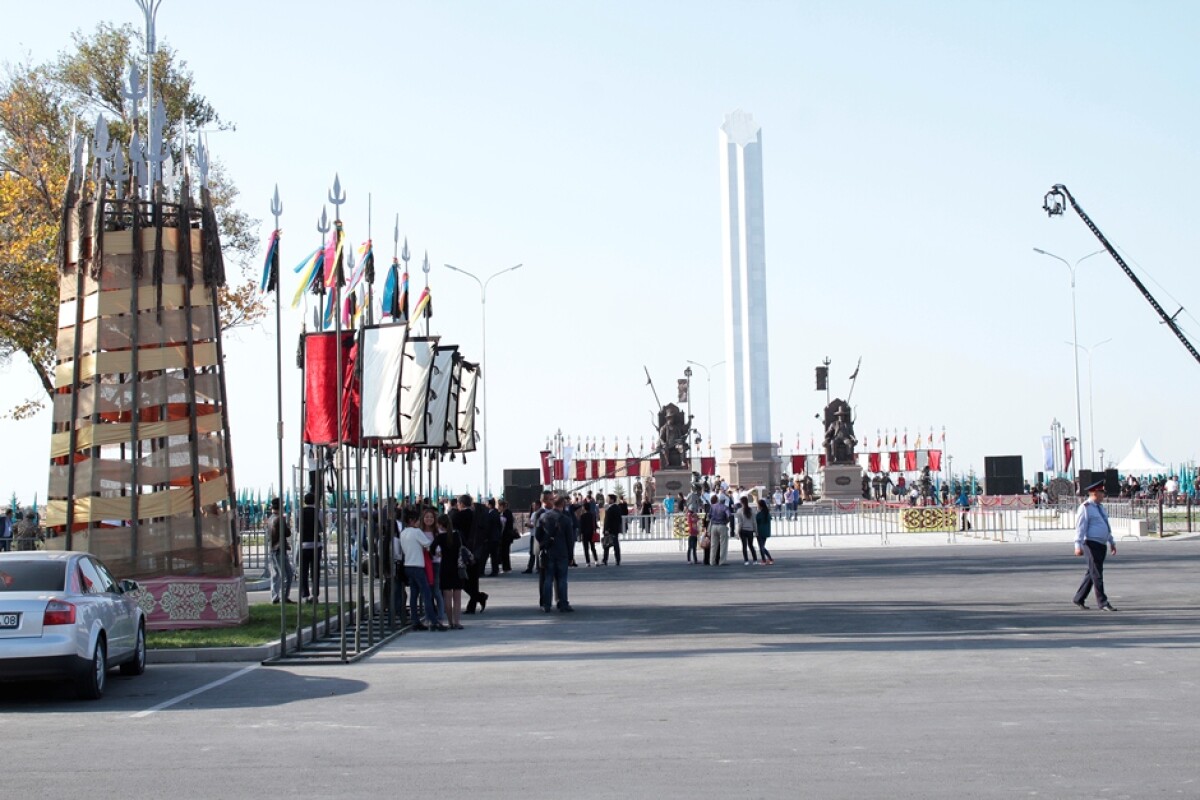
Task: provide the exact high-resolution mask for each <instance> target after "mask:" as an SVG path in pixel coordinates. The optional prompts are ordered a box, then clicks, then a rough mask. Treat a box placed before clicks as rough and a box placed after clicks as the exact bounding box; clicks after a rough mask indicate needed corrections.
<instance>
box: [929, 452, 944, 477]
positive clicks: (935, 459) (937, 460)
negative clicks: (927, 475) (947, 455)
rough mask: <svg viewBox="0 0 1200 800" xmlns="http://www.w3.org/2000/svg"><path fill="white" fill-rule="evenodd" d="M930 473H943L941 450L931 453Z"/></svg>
mask: <svg viewBox="0 0 1200 800" xmlns="http://www.w3.org/2000/svg"><path fill="white" fill-rule="evenodd" d="M929 471H930V472H941V471H942V451H941V450H930V451H929Z"/></svg>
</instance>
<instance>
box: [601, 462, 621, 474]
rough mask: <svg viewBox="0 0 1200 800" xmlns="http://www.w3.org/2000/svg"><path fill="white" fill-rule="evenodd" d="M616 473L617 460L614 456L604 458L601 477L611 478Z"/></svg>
mask: <svg viewBox="0 0 1200 800" xmlns="http://www.w3.org/2000/svg"><path fill="white" fill-rule="evenodd" d="M616 474H617V460H616V459H615V458H606V459H604V475H603V476H602V477H605V478H611V477H613V476H614V475H616Z"/></svg>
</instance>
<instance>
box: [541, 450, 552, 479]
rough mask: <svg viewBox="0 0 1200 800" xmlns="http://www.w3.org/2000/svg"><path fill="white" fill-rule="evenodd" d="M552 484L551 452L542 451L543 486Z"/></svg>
mask: <svg viewBox="0 0 1200 800" xmlns="http://www.w3.org/2000/svg"><path fill="white" fill-rule="evenodd" d="M549 483H550V451H549V450H543V451H542V485H543V486H546V485H548V484H549Z"/></svg>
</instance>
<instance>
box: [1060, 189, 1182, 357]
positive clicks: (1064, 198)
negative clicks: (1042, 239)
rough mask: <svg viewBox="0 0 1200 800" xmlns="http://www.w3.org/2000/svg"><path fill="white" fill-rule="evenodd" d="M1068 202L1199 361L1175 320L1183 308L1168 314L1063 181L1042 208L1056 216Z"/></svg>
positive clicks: (1064, 208)
mask: <svg viewBox="0 0 1200 800" xmlns="http://www.w3.org/2000/svg"><path fill="white" fill-rule="evenodd" d="M1068 202H1069V203H1070V204H1071V208H1073V209H1075V213H1076V214H1078V215H1079V218H1080V219H1082V220H1083V222H1084V224H1085V225H1087V226H1088V229H1089V230H1090V231H1091V232H1092V233H1093V234H1094V235H1095V237H1096V238H1097V239H1099V240H1100V244H1102V245H1104V249H1105V250H1107V251H1108V254H1109V255H1110V256H1112V257H1113V260H1114V261H1116V262H1117V265H1118V266H1119V267H1120V268H1121V269H1123V270H1125V274H1126V275H1128V276H1129V280H1131V281H1133V285H1134V286H1136V287H1137V288H1138V291H1140V292H1141V293H1142V297H1145V298H1146V302H1148V303H1149V304H1150V305H1151V306H1153V307H1154V310H1155V311H1157V312H1158V315H1159V316H1160V317H1162V320H1163V322H1164V323H1166V326H1167V327H1168V328H1170V329H1171V332H1172V333H1174V334H1175V336H1176V337H1177V338H1178V339H1179V341H1181V342H1183V346H1184V347H1186V348H1187V351H1188V352H1189V353H1191V354H1192V358H1194V359H1196V361H1197V362H1200V352H1197V351H1196V348H1195V347H1193V346H1192V343H1191V342H1189V341H1188V338H1187V337H1186V336H1184V335H1183V331H1181V330H1180V329H1179V325H1178V324H1177V323H1176V322H1175V317H1177V316H1179V311H1182V310H1183V309H1182V308H1180V309H1179V311H1176V312H1175V314H1174V316H1172V315H1170V314H1168V313H1167V312H1166V311H1165V310H1164V309H1163V307H1162V306H1161V305H1159V304H1158V301H1157V300H1155V299H1154V295H1152V294H1150V290H1149V289H1147V288H1146V286H1145V284H1143V283H1142V282H1141V281H1140V280H1139V279H1138V276H1137V275H1135V274H1133V270H1131V269H1130V268H1129V265H1128V264H1126V263H1125V259H1123V258H1121V254H1120V253H1118V252H1117V249H1116V248H1115V247H1113V246H1112V244H1110V243H1109V241H1108V239H1106V238H1105V237H1104V234H1103V233H1101V232H1100V229H1099V228H1097V227H1096V223H1094V222H1092V218H1091V217H1089V216H1088V215H1087V213H1085V212H1084V210H1083V209H1082V208H1080V206H1079V203H1077V202H1075V197H1074V196H1073V195H1072V194H1071V192H1070V191H1068V190H1067V187H1066V186H1064V185H1063V184H1061V183H1056V184H1054V186H1053V187H1052V188H1051V189H1050V191H1048V192H1046V197H1045V199H1044V200H1043V201H1042V208H1043V209H1044V210H1045V212H1046V213H1047V214H1049V215H1050V216H1052V217H1056V216H1059V215H1061V214H1062V213H1063V212H1064V211H1065V210H1066V204H1067V203H1068Z"/></svg>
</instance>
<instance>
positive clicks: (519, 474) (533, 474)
mask: <svg viewBox="0 0 1200 800" xmlns="http://www.w3.org/2000/svg"><path fill="white" fill-rule="evenodd" d="M504 485H505V486H536V487H538V488H539V489H540V488H541V486H542V471H541V470H540V469H506V470H504Z"/></svg>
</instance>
